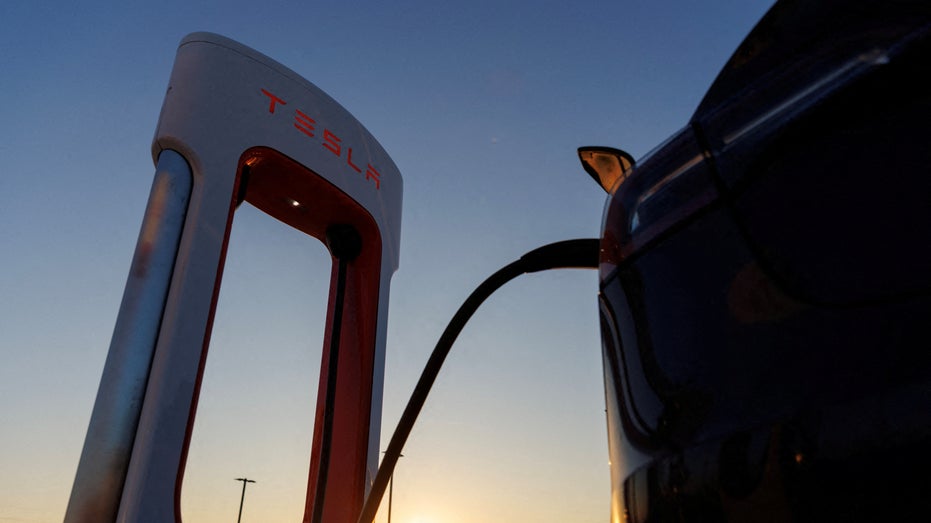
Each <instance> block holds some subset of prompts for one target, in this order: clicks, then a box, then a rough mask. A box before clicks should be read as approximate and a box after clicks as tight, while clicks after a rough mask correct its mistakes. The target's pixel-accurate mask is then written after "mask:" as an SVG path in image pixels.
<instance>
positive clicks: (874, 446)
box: [600, 0, 931, 522]
mask: <svg viewBox="0 0 931 523" xmlns="http://www.w3.org/2000/svg"><path fill="white" fill-rule="evenodd" d="M929 129H931V3H929V2H926V1H894V0H886V1H880V2H847V1H845V2H841V1H819V2H811V1H789V2H778V3H777V4H776V5H775V6H774V7H773V8H772V9H771V10H770V12H769V13H768V14H767V15H766V16H765V17H764V18H763V20H762V21H761V22H760V23H759V24H758V25H757V27H756V28H755V29H754V30H753V31H752V32H751V33H750V35H749V36H748V37H747V38H746V40H745V41H744V42H743V43H742V44H741V46H740V47H739V48H738V49H737V51H736V52H735V54H734V55H733V57H732V58H731V59H730V61H729V62H728V63H727V65H726V66H725V68H724V69H723V71H722V72H721V73H720V75H719V76H718V78H717V80H716V81H715V82H714V84H713V85H712V87H711V88H710V90H709V91H708V93H707V94H706V95H705V97H704V99H703V101H702V102H701V104H700V105H699V107H698V109H697V110H696V112H695V114H694V116H693V117H692V119H691V121H690V122H689V123H688V125H687V126H686V127H685V128H684V129H682V130H681V131H680V132H679V133H677V134H675V135H674V136H672V137H671V138H670V139H669V140H667V141H666V142H665V143H664V144H663V145H661V146H660V147H658V148H657V149H655V150H654V151H653V152H652V153H650V154H649V155H647V157H645V158H644V159H642V160H640V161H639V162H638V164H637V165H635V166H632V167H630V166H629V165H625V166H624V167H628V168H627V169H625V172H624V173H623V175H622V176H620V177H619V181H618V182H617V183H616V184H615V186H613V187H608V189H609V192H610V196H609V198H608V203H607V207H606V210H605V217H604V225H603V237H602V243H601V247H602V254H601V264H600V278H601V295H600V302H601V314H602V329H603V332H602V337H603V349H604V351H603V353H604V368H605V382H606V396H607V408H608V429H609V446H610V458H611V474H612V521H632V522H645V521H660V522H665V521H851V520H856V521H865V520H869V521H903V520H908V521H918V520H921V521H928V520H931V478H929V471H931V131H929Z"/></svg>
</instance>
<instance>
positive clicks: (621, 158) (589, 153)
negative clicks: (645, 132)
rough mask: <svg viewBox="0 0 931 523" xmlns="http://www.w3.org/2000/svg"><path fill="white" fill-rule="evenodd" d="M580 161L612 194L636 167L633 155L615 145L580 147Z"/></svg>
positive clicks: (599, 183)
mask: <svg viewBox="0 0 931 523" xmlns="http://www.w3.org/2000/svg"><path fill="white" fill-rule="evenodd" d="M579 161H581V162H582V168H584V169H585V172H587V173H588V174H589V175H590V176H591V177H592V178H594V180H595V181H596V182H598V185H600V186H601V188H602V189H604V190H605V192H606V193H608V194H612V193H613V192H614V190H615V189H616V187H617V186H618V185H620V183H621V182H623V181H624V179H625V178H627V175H628V174H630V170H631V169H633V167H634V163H635V162H634V159H633V157H632V156H631V155H630V154H628V153H626V152H624V151H622V150H620V149H615V148H613V147H601V146H587V147H579Z"/></svg>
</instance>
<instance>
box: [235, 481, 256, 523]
mask: <svg viewBox="0 0 931 523" xmlns="http://www.w3.org/2000/svg"><path fill="white" fill-rule="evenodd" d="M236 481H242V497H241V498H239V517H237V518H236V523H239V522H240V521H241V520H242V504H243V502H244V501H245V500H246V483H255V481H254V480H251V479H249V478H236Z"/></svg>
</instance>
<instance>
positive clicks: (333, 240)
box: [311, 225, 362, 523]
mask: <svg viewBox="0 0 931 523" xmlns="http://www.w3.org/2000/svg"><path fill="white" fill-rule="evenodd" d="M326 244H327V247H329V249H330V253H331V254H332V255H333V256H334V257H335V258H336V259H337V260H338V262H339V268H338V269H337V271H336V296H335V299H334V302H333V330H332V332H331V333H330V352H329V356H328V358H327V359H328V362H327V363H328V364H327V383H326V397H325V398H324V409H323V429H322V430H321V437H320V467H319V468H318V469H317V487H316V492H315V495H314V512H313V517H312V519H311V521H313V522H314V523H320V522H321V521H323V500H324V499H326V485H327V478H328V477H329V472H330V471H329V468H330V452H331V448H332V446H333V416H334V414H335V412H334V403H335V401H336V372H337V370H338V369H339V342H340V335H341V333H342V327H343V304H344V302H345V298H346V271H347V270H348V267H349V262H350V261H352V260H353V259H355V258H356V257H357V256H358V255H359V252H360V251H361V250H362V239H361V238H360V237H359V233H358V232H357V231H356V229H355V228H354V227H353V226H351V225H331V226H330V227H328V228H327V231H326Z"/></svg>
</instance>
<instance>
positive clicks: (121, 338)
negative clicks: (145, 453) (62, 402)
mask: <svg viewBox="0 0 931 523" xmlns="http://www.w3.org/2000/svg"><path fill="white" fill-rule="evenodd" d="M191 185H192V177H191V170H190V168H189V167H188V164H187V162H186V161H185V160H184V158H183V157H182V156H181V155H180V154H178V153H176V152H174V151H171V150H166V151H162V152H161V154H159V157H158V165H157V166H156V170H155V179H154V181H153V182H152V190H151V192H150V194H149V202H148V205H147V207H146V211H145V217H144V218H143V221H142V229H141V231H140V232H139V239H138V241H137V243H136V252H135V254H134V256H133V261H132V265H131V266H130V270H129V277H128V278H127V281H126V288H125V290H124V292H123V301H122V303H121V305H120V311H119V315H118V316H117V320H116V326H115V328H114V330H113V337H112V339H111V341H110V350H109V353H108V354H107V361H106V364H105V366H104V371H103V376H102V377H101V379H100V387H99V389H98V391H97V399H96V401H95V403H94V410H93V413H92V415H91V420H90V425H89V427H88V430H87V437H86V439H85V441H84V449H83V451H82V452H81V460H80V462H79V464H78V469H77V473H76V475H75V480H74V486H73V488H72V491H71V498H70V500H69V502H68V509H67V511H66V513H65V523H84V522H87V523H98V522H101V521H113V520H114V519H115V518H116V514H117V509H118V508H119V500H120V494H121V491H122V488H123V481H124V479H125V476H126V470H127V467H128V465H129V459H130V453H131V451H132V446H133V441H134V439H135V437H136V426H137V424H138V422H139V416H140V413H141V411H142V403H143V397H144V392H145V388H146V384H147V382H148V377H149V367H150V364H151V362H152V355H153V353H154V351H155V344H156V340H157V337H158V329H159V326H160V324H161V321H162V312H163V310H164V307H165V299H166V297H167V295H168V289H169V283H170V281H171V275H172V271H173V269H174V263H175V256H176V255H177V251H178V242H179V240H180V237H181V229H182V227H183V225H184V219H185V214H186V212H187V206H188V200H189V197H190V193H191Z"/></svg>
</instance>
